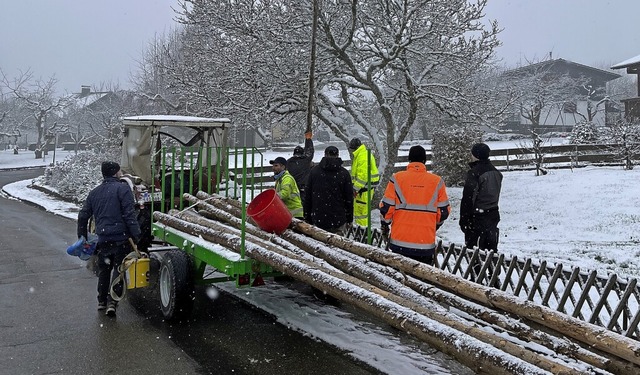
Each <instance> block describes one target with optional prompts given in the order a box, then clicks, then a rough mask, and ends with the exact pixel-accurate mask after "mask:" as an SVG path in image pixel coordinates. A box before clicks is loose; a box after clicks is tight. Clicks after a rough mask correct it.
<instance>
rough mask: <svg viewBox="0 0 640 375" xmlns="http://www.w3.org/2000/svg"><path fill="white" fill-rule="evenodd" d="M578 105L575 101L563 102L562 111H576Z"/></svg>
mask: <svg viewBox="0 0 640 375" xmlns="http://www.w3.org/2000/svg"><path fill="white" fill-rule="evenodd" d="M577 110H578V106H577V104H576V103H575V102H564V105H563V106H562V112H564V113H576V112H577Z"/></svg>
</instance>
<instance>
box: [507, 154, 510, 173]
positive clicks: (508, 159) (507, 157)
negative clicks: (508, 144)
mask: <svg viewBox="0 0 640 375" xmlns="http://www.w3.org/2000/svg"><path fill="white" fill-rule="evenodd" d="M509 170H510V169H509V149H507V172H508V171H509Z"/></svg>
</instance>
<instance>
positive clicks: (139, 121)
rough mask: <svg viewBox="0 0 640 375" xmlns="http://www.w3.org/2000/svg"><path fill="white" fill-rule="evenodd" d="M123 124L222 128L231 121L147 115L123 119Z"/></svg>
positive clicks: (223, 118)
mask: <svg viewBox="0 0 640 375" xmlns="http://www.w3.org/2000/svg"><path fill="white" fill-rule="evenodd" d="M121 120H122V123H123V124H124V125H129V126H152V125H157V126H204V127H221V126H225V125H226V124H229V123H230V122H231V120H229V119H228V118H226V117H221V118H209V117H195V116H178V115H146V116H130V117H122V118H121Z"/></svg>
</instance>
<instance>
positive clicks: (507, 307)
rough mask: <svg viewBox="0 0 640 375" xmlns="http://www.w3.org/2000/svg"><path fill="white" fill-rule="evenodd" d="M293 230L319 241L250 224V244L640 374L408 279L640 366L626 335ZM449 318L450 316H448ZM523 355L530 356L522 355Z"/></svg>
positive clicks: (227, 205) (232, 220)
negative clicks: (320, 262) (305, 257)
mask: <svg viewBox="0 0 640 375" xmlns="http://www.w3.org/2000/svg"><path fill="white" fill-rule="evenodd" d="M197 196H199V197H203V198H206V199H207V202H210V203H212V204H215V205H220V207H221V208H218V207H216V206H214V205H212V204H209V203H207V202H204V201H202V200H199V199H198V198H196V197H193V196H190V195H188V194H185V195H184V198H185V199H187V200H189V201H190V202H191V203H192V204H195V205H197V207H198V209H199V210H200V214H201V215H204V216H207V217H210V218H212V219H214V220H218V221H222V222H225V223H227V224H229V225H232V226H234V227H236V228H240V226H241V225H242V222H241V220H240V219H239V218H238V217H236V216H234V215H232V214H230V212H234V214H240V211H239V210H237V207H235V206H236V205H237V203H231V201H233V202H237V201H235V200H226V199H224V198H220V197H217V196H215V195H214V196H210V195H206V194H203V193H200V192H199V193H198V194H197ZM189 215H191V216H192V217H193V218H196V217H199V215H196V214H189ZM199 223H200V224H201V225H204V226H213V227H216V228H217V226H218V224H217V223H215V222H211V221H209V220H206V219H202V220H199ZM292 227H293V228H294V229H295V230H296V231H299V232H302V233H304V234H306V235H308V236H310V237H312V238H314V239H316V240H317V241H319V242H314V241H310V240H309V238H307V237H304V236H301V235H299V234H295V233H293V232H291V231H285V232H284V233H283V235H282V238H280V237H273V236H272V235H270V234H268V233H265V232H263V231H261V230H260V229H258V228H256V227H255V226H253V225H250V224H248V225H246V227H245V229H246V231H247V233H249V234H251V235H252V236H254V235H255V236H256V237H260V238H261V239H262V240H258V239H256V240H254V239H253V237H252V238H250V240H251V241H253V242H255V241H260V242H262V241H272V242H276V245H277V246H276V247H275V248H271V250H272V251H275V252H279V249H287V251H288V254H293V253H296V249H302V250H305V251H306V252H308V253H309V254H311V255H312V256H314V257H320V258H322V259H324V260H325V261H327V262H328V263H330V264H331V265H332V266H334V267H336V268H338V269H341V270H342V271H343V272H346V273H348V274H350V275H352V276H355V277H357V278H358V280H366V281H367V282H368V283H373V284H374V285H376V287H377V288H381V289H384V290H385V292H384V293H387V294H389V293H391V294H393V295H394V296H395V297H396V298H400V299H399V300H394V302H395V303H397V304H402V305H404V303H403V302H402V301H412V303H414V304H416V305H417V307H416V306H413V305H412V309H413V310H414V311H417V310H420V311H421V313H422V314H423V315H425V316H429V317H430V318H431V319H434V320H436V321H439V322H441V323H444V322H447V324H448V325H449V324H451V325H455V322H451V321H450V319H449V318H446V314H443V313H442V309H441V308H438V307H435V308H434V305H433V302H432V301H429V300H426V299H425V298H424V297H422V295H426V296H428V297H429V298H431V299H435V300H437V301H440V302H444V303H447V304H449V305H451V306H454V307H456V308H459V309H462V310H464V311H467V312H468V313H470V314H472V315H474V316H476V317H479V318H480V319H482V320H485V321H487V322H488V323H489V324H494V325H497V326H499V327H501V328H503V329H507V330H509V331H511V332H514V333H515V335H516V336H518V337H520V338H522V339H527V340H529V339H531V340H533V341H536V342H538V343H541V344H542V345H545V346H547V347H549V348H550V349H552V350H554V351H556V352H558V353H562V354H566V355H569V356H572V357H574V358H579V359H580V360H582V361H585V362H586V363H589V364H592V365H594V366H597V367H598V368H603V369H606V370H608V371H609V370H610V371H612V372H615V373H630V372H635V371H637V370H638V368H637V367H636V366H634V365H632V364H629V363H628V362H625V361H621V360H619V359H617V358H615V357H614V358H613V360H609V359H604V358H602V357H601V356H599V355H597V354H594V353H590V352H588V351H586V350H584V349H581V348H579V347H578V346H576V345H575V344H573V343H571V342H566V341H564V340H558V339H557V338H555V337H550V336H549V335H547V334H543V333H541V332H538V331H537V330H535V329H532V328H531V327H528V326H526V325H525V324H522V323H519V322H512V321H509V320H508V318H506V317H504V316H502V315H499V314H497V313H494V312H492V311H490V310H488V309H486V308H483V307H480V306H475V307H473V306H471V305H470V304H469V302H468V301H465V300H462V299H460V298H459V297H457V296H453V295H450V294H449V293H446V292H443V291H439V290H438V289H437V288H435V287H433V286H431V285H428V284H425V283H424V282H422V281H420V280H417V279H414V278H412V277H407V276H406V274H409V275H414V276H416V277H418V278H420V279H423V280H427V281H429V282H431V283H433V284H435V285H438V286H440V287H445V288H447V289H449V290H452V291H455V292H456V293H457V294H459V295H462V296H465V297H467V298H470V299H472V300H475V301H478V302H479V303H482V304H484V305H488V306H494V307H498V308H500V309H502V310H504V311H508V312H511V313H515V314H517V315H518V316H521V317H526V318H528V319H529V320H531V321H534V322H537V323H539V324H542V325H544V326H547V327H550V328H552V329H554V330H556V331H558V332H561V333H563V334H564V335H567V336H570V337H573V338H574V339H576V340H578V341H580V342H584V343H586V344H588V345H590V346H593V347H596V348H598V349H599V350H602V351H604V352H607V353H610V354H613V356H619V357H620V358H623V359H626V360H628V361H631V362H633V363H636V364H637V362H635V361H634V360H631V359H635V356H634V355H635V353H638V352H639V351H638V343H637V342H635V341H633V340H631V339H627V338H624V337H622V336H619V335H616V334H614V333H611V332H609V331H606V330H604V329H602V328H600V327H597V326H594V325H591V324H588V323H584V322H582V321H579V320H577V319H574V318H571V317H568V316H566V315H564V314H561V313H557V312H555V311H553V310H550V309H548V308H545V307H542V306H536V305H534V304H532V303H529V302H528V301H522V300H521V299H519V298H516V297H513V296H510V295H507V294H506V293H504V292H501V291H499V290H495V289H492V288H488V287H485V286H482V285H478V284H475V283H470V282H467V281H466V280H464V279H462V278H459V277H457V276H454V275H451V274H448V273H446V272H444V271H441V270H439V269H437V268H433V267H429V266H426V265H424V264H422V263H419V262H415V261H413V260H411V259H408V258H405V257H402V256H399V255H397V254H393V253H389V252H386V251H382V250H380V249H378V248H375V247H372V246H368V245H363V244H360V243H356V242H352V241H350V240H347V239H345V238H343V237H340V236H337V235H334V234H331V233H328V232H326V231H323V230H321V229H319V228H316V227H313V226H311V225H309V224H306V223H304V222H302V221H299V220H293V222H292ZM213 242H216V241H213ZM216 243H218V242H216ZM291 245H293V246H291ZM327 245H328V246H327ZM329 246H335V247H338V248H340V249H344V250H346V251H344V252H343V251H342V250H339V249H336V248H335V247H329ZM263 247H265V248H266V247H270V246H267V245H264V246H263ZM354 254H355V255H354ZM284 256H287V254H284ZM296 256H299V254H297V255H296ZM360 257H364V258H366V259H369V260H374V262H376V263H371V262H369V263H366V261H363V260H362V259H361V258H360ZM384 266H391V267H393V268H395V269H397V270H399V271H400V272H401V273H400V272H397V271H395V270H389V269H388V268H387V267H384ZM276 268H277V267H276ZM303 281H304V280H303ZM403 283H404V284H406V285H408V286H409V287H410V288H411V289H412V290H411V289H409V288H405V287H403V285H402V284H403ZM371 288H373V287H371ZM318 289H322V290H324V289H325V288H324V287H323V286H322V285H320V286H318ZM414 291H417V292H419V293H420V294H417V293H415V292H414ZM387 298H389V299H392V300H393V298H390V297H389V296H388V295H387ZM425 309H426V310H429V311H431V312H432V313H433V314H435V315H429V313H426V312H423V310H425ZM443 315H444V316H445V317H442V316H443ZM456 328H457V329H460V330H465V331H468V332H474V334H473V335H474V336H476V337H478V338H480V337H479V336H477V335H480V334H479V333H475V330H474V329H470V328H461V327H460V326H457V327H456ZM472 328H475V327H472ZM594 328H595V329H594ZM475 329H477V328H475ZM485 340H489V341H487V342H490V339H488V338H484V339H483V341H485ZM554 340H555V341H554ZM492 344H495V342H492ZM495 345H500V344H495ZM507 345H508V344H507ZM504 350H505V351H509V352H511V353H514V354H515V353H517V352H518V351H517V350H516V349H515V348H509V349H504ZM518 353H519V352H518ZM518 355H524V354H522V353H519V354H518ZM528 360H530V361H534V362H536V361H537V359H535V357H534V359H532V358H529V359H528ZM636 361H637V359H636ZM555 365H557V364H555V363H550V364H541V365H540V366H541V367H543V368H546V369H549V370H550V371H553V370H552V369H553V366H555Z"/></svg>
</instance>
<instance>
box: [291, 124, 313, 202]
mask: <svg viewBox="0 0 640 375" xmlns="http://www.w3.org/2000/svg"><path fill="white" fill-rule="evenodd" d="M311 136H312V133H311V132H308V133H305V134H304V138H305V139H304V148H302V147H300V146H296V148H294V149H293V156H292V157H290V158H289V160H287V169H288V170H289V173H291V175H292V176H293V178H294V179H295V180H296V184H297V185H298V190H300V198H302V202H304V199H305V194H304V189H305V187H306V186H307V181H309V174H310V173H311V168H312V167H313V155H314V151H315V150H314V148H313V140H312V139H311Z"/></svg>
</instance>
